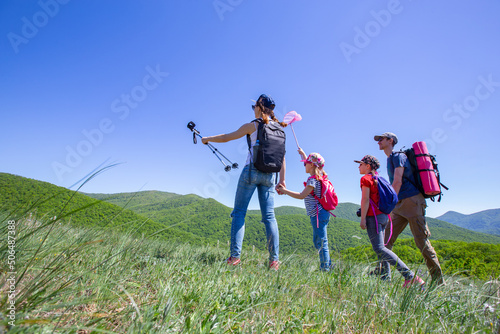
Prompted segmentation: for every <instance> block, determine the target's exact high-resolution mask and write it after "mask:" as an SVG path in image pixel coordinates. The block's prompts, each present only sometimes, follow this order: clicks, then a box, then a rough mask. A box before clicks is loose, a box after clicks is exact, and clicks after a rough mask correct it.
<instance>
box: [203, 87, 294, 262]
mask: <svg viewBox="0 0 500 334" xmlns="http://www.w3.org/2000/svg"><path fill="white" fill-rule="evenodd" d="M274 107H275V105H274V101H273V99H272V98H271V97H269V96H267V95H265V94H262V95H261V96H259V98H258V99H257V101H256V102H255V105H252V109H253V111H254V113H255V120H254V121H252V122H250V123H245V124H243V125H242V126H241V127H240V128H239V129H238V130H236V131H234V132H231V133H228V134H221V135H217V136H211V137H203V138H202V139H201V141H202V142H203V144H207V143H208V142H215V143H225V142H228V141H231V140H235V139H239V138H241V137H243V136H244V135H246V136H247V141H248V143H249V153H248V157H247V161H246V164H245V167H244V168H243V171H242V172H241V175H240V179H239V181H238V189H237V190H236V198H235V201H234V210H233V212H232V213H231V217H232V222H231V256H230V257H229V258H228V259H227V263H228V264H230V265H237V264H239V263H240V255H241V248H242V244H243V237H244V235H245V216H246V213H247V208H248V204H249V202H250V199H251V198H252V195H253V193H254V191H255V189H257V192H258V195H259V204H260V211H261V214H262V222H263V223H264V225H265V226H266V236H267V246H268V250H269V268H271V269H274V270H278V267H279V232H278V223H277V221H276V218H275V216H274V192H275V184H276V182H275V178H276V173H271V172H262V171H260V170H258V169H257V168H256V167H255V166H254V162H255V159H254V157H253V154H252V152H253V151H254V146H256V143H258V140H257V134H258V131H257V130H258V129H260V128H261V127H262V126H263V125H262V124H266V125H269V126H273V127H274V128H275V129H278V130H280V129H281V128H282V127H285V126H286V124H285V123H280V122H279V121H278V120H277V119H276V117H275V116H274V111H273V110H274ZM281 131H282V130H281ZM282 146H283V147H282V158H279V160H281V161H278V163H279V164H281V166H280V167H277V168H279V183H278V185H277V186H276V189H277V188H278V186H280V185H283V186H284V185H285V157H284V132H283V141H282ZM256 148H257V147H256ZM274 156H276V155H274ZM277 166H279V165H277Z"/></svg>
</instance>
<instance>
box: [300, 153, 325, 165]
mask: <svg viewBox="0 0 500 334" xmlns="http://www.w3.org/2000/svg"><path fill="white" fill-rule="evenodd" d="M300 161H301V162H310V163H312V164H313V165H315V166H316V167H319V168H322V167H323V166H324V165H325V159H323V157H322V156H321V154H319V153H311V154H309V156H308V157H307V159H305V160H300Z"/></svg>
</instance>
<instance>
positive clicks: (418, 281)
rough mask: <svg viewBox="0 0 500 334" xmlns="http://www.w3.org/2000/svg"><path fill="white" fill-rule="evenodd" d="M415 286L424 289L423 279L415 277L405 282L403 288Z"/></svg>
mask: <svg viewBox="0 0 500 334" xmlns="http://www.w3.org/2000/svg"><path fill="white" fill-rule="evenodd" d="M414 284H420V286H421V287H423V286H424V284H425V282H424V280H423V279H421V278H420V277H418V276H417V275H415V276H414V277H413V278H412V279H407V280H405V282H404V284H403V288H409V287H410V286H412V285H414Z"/></svg>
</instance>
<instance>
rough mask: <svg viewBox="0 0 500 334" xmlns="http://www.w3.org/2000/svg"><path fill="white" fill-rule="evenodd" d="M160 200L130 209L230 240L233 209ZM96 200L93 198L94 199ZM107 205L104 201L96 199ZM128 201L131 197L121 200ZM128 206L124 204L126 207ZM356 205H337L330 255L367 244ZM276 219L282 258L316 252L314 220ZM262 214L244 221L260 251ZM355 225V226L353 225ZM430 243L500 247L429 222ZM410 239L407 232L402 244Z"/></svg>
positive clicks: (281, 212)
mask: <svg viewBox="0 0 500 334" xmlns="http://www.w3.org/2000/svg"><path fill="white" fill-rule="evenodd" d="M166 194H168V196H169V198H166V199H164V200H163V199H161V196H157V198H160V201H159V202H152V203H148V202H144V203H142V205H139V204H137V203H136V205H135V206H134V207H133V208H131V209H132V210H133V211H135V212H136V213H139V214H141V215H144V216H146V217H149V218H151V219H152V220H154V221H158V222H160V223H165V224H168V225H172V226H174V227H173V228H176V229H177V228H178V229H181V230H183V231H189V232H190V233H194V234H195V235H197V236H198V237H204V238H207V239H209V240H211V242H214V241H216V240H218V241H219V242H224V241H227V240H229V236H230V224H231V218H230V214H231V211H232V209H231V208H229V207H226V206H225V205H223V204H221V203H219V202H217V201H215V200H214V199H204V198H201V197H199V196H196V195H192V194H191V195H184V196H180V195H178V196H172V194H170V193H166ZM92 196H95V195H92ZM98 196H99V197H100V198H102V199H103V200H107V199H106V197H105V196H104V197H103V195H98ZM109 196H110V198H112V200H113V201H115V202H116V201H118V199H119V198H120V197H121V196H122V194H112V195H109ZM123 196H124V197H130V194H123ZM122 202H124V201H122ZM358 208H359V206H358V205H356V204H353V203H339V205H338V207H337V208H336V209H335V211H333V213H334V214H335V215H336V216H337V217H336V218H333V217H332V219H331V220H330V225H329V239H330V244H331V245H332V249H340V250H342V249H345V248H346V247H355V246H357V245H366V244H369V241H368V237H367V235H366V232H365V231H363V230H361V229H360V228H359V218H358V217H357V216H356V211H357V209H358ZM275 212H276V219H277V220H278V225H279V229H280V247H281V250H282V251H283V252H286V253H289V252H310V251H311V252H312V251H313V248H312V247H313V246H312V241H311V239H312V229H311V227H310V224H311V223H310V219H309V217H307V216H306V213H305V209H304V208H299V207H293V206H283V207H277V208H276V209H275ZM260 220H261V216H260V211H259V210H249V211H248V214H247V219H246V232H245V244H250V245H255V246H256V247H259V248H262V245H264V244H265V231H264V226H263V225H262V224H261V223H260ZM354 220H356V221H354ZM427 221H428V224H429V228H430V230H431V233H432V236H431V238H432V239H436V240H437V239H441V240H455V241H466V242H483V243H493V244H499V243H500V238H499V237H497V236H491V235H487V234H483V233H477V232H473V231H470V230H467V229H464V228H460V227H457V226H454V225H452V224H449V223H447V222H444V221H441V220H438V219H433V218H427ZM409 237H411V232H410V229H409V228H407V229H406V230H405V231H404V232H403V234H402V235H401V238H409Z"/></svg>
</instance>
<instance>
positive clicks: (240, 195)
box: [231, 165, 256, 258]
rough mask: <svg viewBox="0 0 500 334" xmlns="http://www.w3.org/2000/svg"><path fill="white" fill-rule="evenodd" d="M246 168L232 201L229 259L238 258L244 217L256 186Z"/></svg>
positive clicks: (243, 230)
mask: <svg viewBox="0 0 500 334" xmlns="http://www.w3.org/2000/svg"><path fill="white" fill-rule="evenodd" d="M248 168H249V166H248V165H247V166H245V167H244V168H243V170H242V172H241V175H240V179H239V181H238V189H237V190H236V197H235V199H234V209H233V212H232V213H231V217H232V218H233V220H232V222H231V257H235V258H240V256H241V248H242V245H243V237H244V236H245V216H246V214H247V208H248V204H249V203H250V199H251V198H252V195H253V192H254V191H255V188H256V185H255V184H252V183H251V180H250V179H249V177H248Z"/></svg>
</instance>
